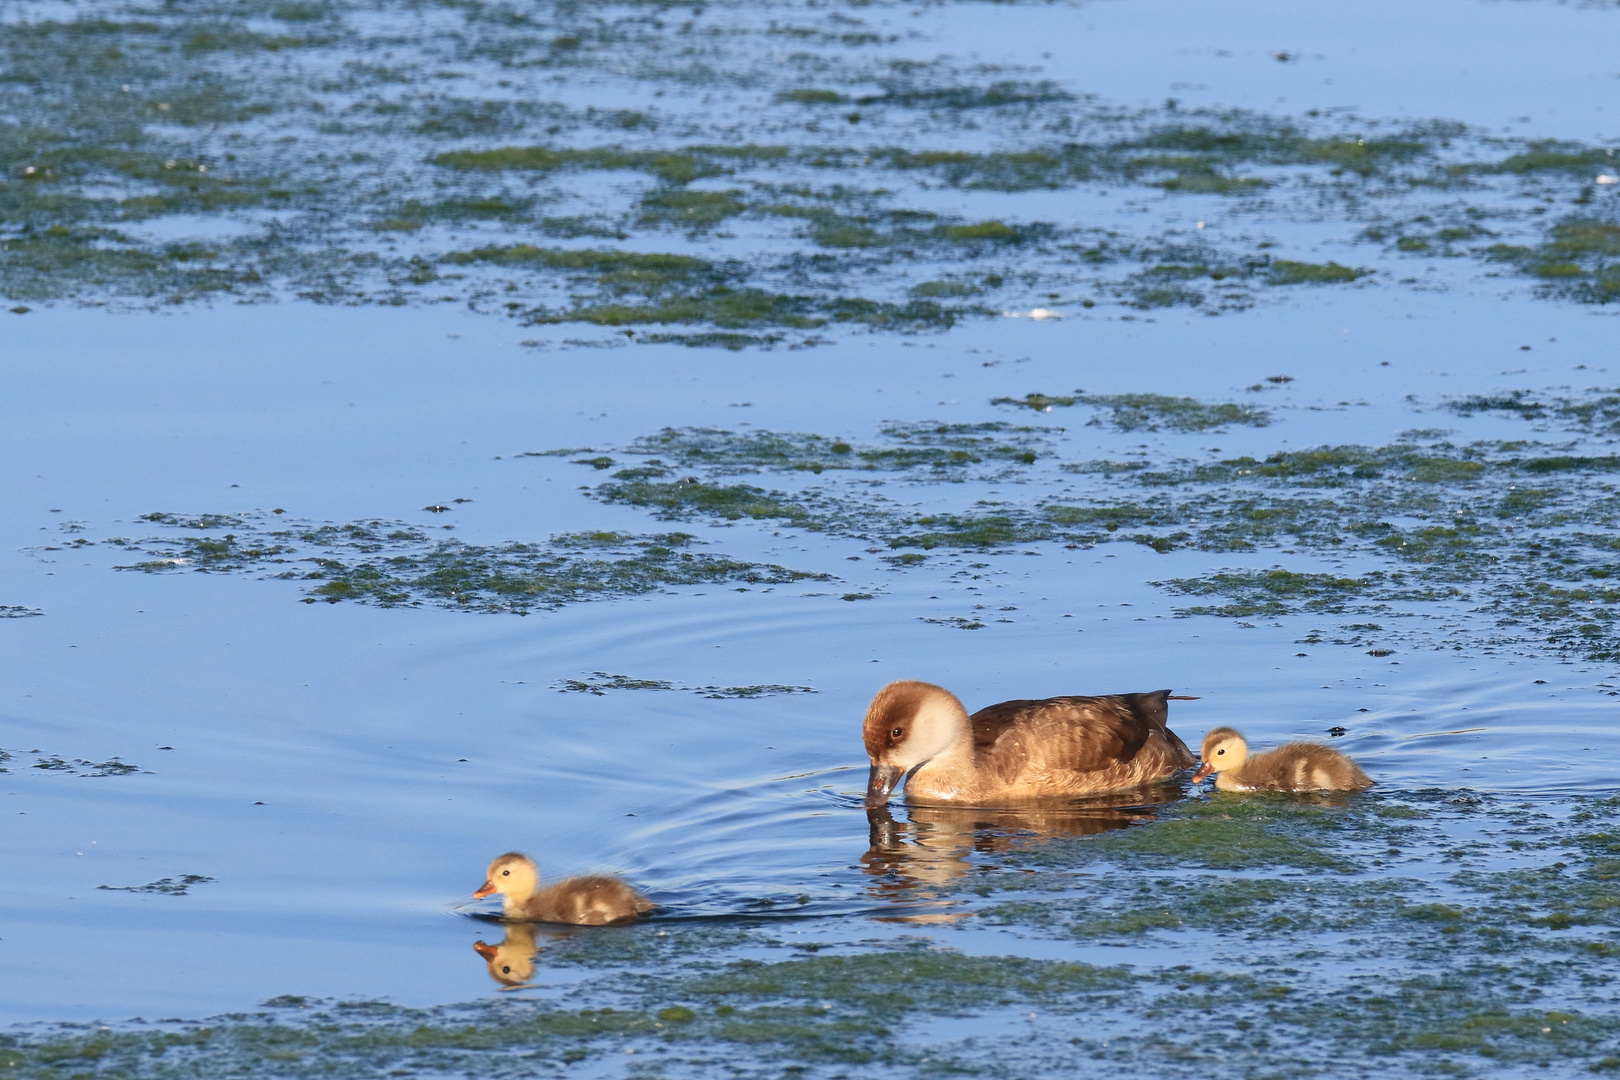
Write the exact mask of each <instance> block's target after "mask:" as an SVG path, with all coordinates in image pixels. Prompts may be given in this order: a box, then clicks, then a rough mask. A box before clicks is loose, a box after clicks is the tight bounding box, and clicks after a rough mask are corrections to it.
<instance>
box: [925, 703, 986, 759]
mask: <svg viewBox="0 0 1620 1080" xmlns="http://www.w3.org/2000/svg"><path fill="white" fill-rule="evenodd" d="M926 710H927V713H926V722H927V724H928V727H929V728H930V729H932V730H934V731H937V732H938V733H939V739H938V746H939V749H937V750H936V751H935V752H934V753H933V754H931V755H929V756H928V757H927V758H925V759H924V760H923V762H922V763H921V764H920V765H918V766H917V767H916V769H915V774H917V775H920V774H922V773H925V772H926V773H937V774H943V773H952V772H959V771H966V772H972V771H973V768H974V761H973V724H972V721H970V720H969V719H968V714H967V710H966V709H965V708H963V707H962V703H961V702H960V701H958V700H957V699H956V698H955V697H954V696H953V695H950V694H946V695H943V696H941V697H940V698H938V699H935V700H933V701H930V702H929V703H928V705H927V706H926ZM919 719H923V717H922V716H921V715H920V716H919Z"/></svg>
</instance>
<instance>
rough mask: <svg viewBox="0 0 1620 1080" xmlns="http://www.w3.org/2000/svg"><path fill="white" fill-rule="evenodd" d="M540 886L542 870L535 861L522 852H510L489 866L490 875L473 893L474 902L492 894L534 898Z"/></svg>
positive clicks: (497, 858) (498, 857)
mask: <svg viewBox="0 0 1620 1080" xmlns="http://www.w3.org/2000/svg"><path fill="white" fill-rule="evenodd" d="M539 886H540V869H539V867H537V866H535V865H534V860H533V859H531V858H529V857H528V856H527V855H524V854H523V853H521V852H517V851H509V852H507V853H506V854H505V855H500V856H497V857H496V858H495V860H494V861H493V862H491V863H490V864H489V875H488V876H487V877H486V878H484V883H483V884H482V885H480V886H478V891H477V892H475V893H473V899H474V900H482V899H483V898H484V897H486V896H488V895H489V894H490V893H500V894H501V895H502V896H503V897H513V898H518V899H521V898H522V897H525V896H532V895H533V894H534V891H535V889H537V888H539Z"/></svg>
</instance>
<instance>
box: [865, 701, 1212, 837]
mask: <svg viewBox="0 0 1620 1080" xmlns="http://www.w3.org/2000/svg"><path fill="white" fill-rule="evenodd" d="M1169 700H1170V691H1168V690H1159V691H1156V692H1154V693H1149V694H1110V695H1107V696H1104V697H1055V698H1045V699H1043V700H1039V701H1025V700H1019V701H1003V702H1002V703H1001V704H999V705H990V706H987V707H986V708H983V709H980V710H979V711H978V712H976V713H974V714H973V715H972V716H969V715H968V711H967V709H966V708H965V707H964V706H963V705H962V702H961V701H960V700H958V699H957V697H956V695H955V694H952V693H951V692H950V691H949V690H946V689H944V688H943V687H939V686H935V685H934V684H932V683H925V682H917V681H914V680H910V679H907V680H902V681H900V682H892V683H890V684H889V685H888V686H885V687H884V688H883V689H881V690H879V691H878V693H877V696H876V697H874V698H873V699H872V704H871V706H870V707H869V708H868V709H867V710H866V723H865V727H864V729H863V735H864V737H865V741H866V752H867V755H868V756H869V757H870V758H871V759H872V769H871V772H870V773H869V774H868V777H867V781H866V806H867V809H868V811H875V810H877V809H879V808H881V807H882V806H883V805H884V804H885V803H887V802H888V800H889V795H890V793H891V792H893V790H894V788H895V785H896V784H898V783H899V782H900V779H901V778H902V777H907V778H908V779H906V795H907V797H908V798H910V799H912V800H914V801H922V802H930V803H946V804H949V803H956V804H967V805H975V806H986V805H992V804H995V803H1003V802H1017V801H1023V800H1030V799H1040V798H1051V797H1054V796H1057V797H1062V796H1074V795H1086V794H1091V793H1094V792H1102V791H1122V790H1126V789H1129V788H1133V787H1137V786H1139V785H1141V784H1146V783H1153V782H1155V781H1159V780H1166V779H1168V778H1169V777H1170V776H1171V775H1172V774H1174V773H1175V772H1176V771H1177V770H1178V769H1185V768H1189V767H1191V766H1192V764H1193V756H1192V753H1191V751H1189V750H1188V749H1187V745H1186V744H1185V743H1183V742H1182V741H1181V740H1180V739H1179V738H1177V737H1176V734H1175V732H1173V731H1171V730H1170V729H1169V728H1168V727H1166V726H1165V720H1166V716H1167V711H1168V706H1167V704H1166V703H1167V702H1168V701H1169Z"/></svg>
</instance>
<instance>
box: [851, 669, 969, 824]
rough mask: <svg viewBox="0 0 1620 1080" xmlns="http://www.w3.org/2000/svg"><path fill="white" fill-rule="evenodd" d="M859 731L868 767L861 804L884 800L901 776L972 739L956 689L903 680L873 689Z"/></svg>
mask: <svg viewBox="0 0 1620 1080" xmlns="http://www.w3.org/2000/svg"><path fill="white" fill-rule="evenodd" d="M862 734H863V736H864V738H865V740H866V753H867V756H868V757H870V758H871V759H872V771H871V772H870V773H868V774H867V779H866V808H867V809H868V810H875V809H877V808H878V807H881V806H883V805H884V804H885V803H887V802H888V801H889V795H890V793H892V792H893V791H894V788H895V785H896V784H898V783H899V782H900V779H901V777H903V776H905V775H907V774H908V773H910V772H911V771H912V770H913V769H916V768H918V767H919V766H921V765H925V764H927V763H928V762H929V761H931V760H932V759H934V758H935V757H938V756H939V755H940V754H943V753H944V752H945V751H946V750H949V749H950V748H951V747H952V746H954V745H956V744H957V743H958V742H960V741H961V740H962V738H963V737H964V736H965V735H966V736H967V737H969V738H971V728H970V727H969V723H968V714H967V710H966V709H965V708H963V707H962V703H961V702H960V701H958V700H957V697H956V695H955V694H953V693H951V692H950V691H949V690H946V689H945V688H943V687H940V686H935V685H934V684H933V683H925V682H916V681H915V680H911V679H906V680H902V681H900V682H892V683H890V684H889V685H888V686H885V687H884V688H883V689H882V690H879V691H878V692H877V696H876V697H874V698H873V699H872V704H871V705H870V706H869V707H868V708H867V710H866V724H865V726H864V728H863V731H862Z"/></svg>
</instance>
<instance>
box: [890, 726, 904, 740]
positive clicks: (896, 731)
mask: <svg viewBox="0 0 1620 1080" xmlns="http://www.w3.org/2000/svg"><path fill="white" fill-rule="evenodd" d="M905 733H906V729H905V728H903V727H897V728H895V729H894V730H893V731H891V732H889V734H890V735H893V736H894V737H895V738H896V739H898V738H900V737H901V736H902V735H904V734H905Z"/></svg>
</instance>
